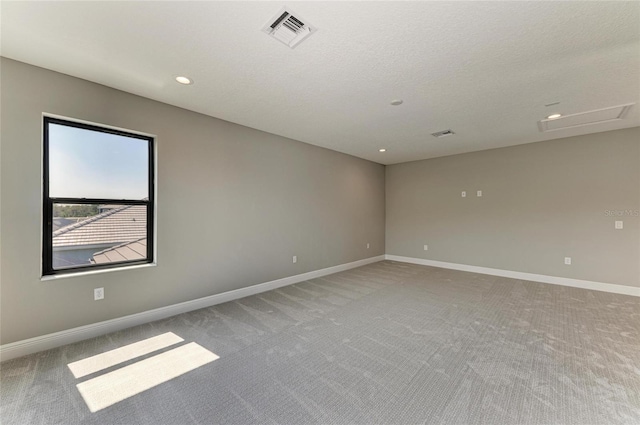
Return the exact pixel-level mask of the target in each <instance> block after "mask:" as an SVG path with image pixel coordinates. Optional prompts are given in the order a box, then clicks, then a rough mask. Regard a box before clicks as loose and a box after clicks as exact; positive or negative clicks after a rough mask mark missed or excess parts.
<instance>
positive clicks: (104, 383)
mask: <svg viewBox="0 0 640 425" xmlns="http://www.w3.org/2000/svg"><path fill="white" fill-rule="evenodd" d="M219 358H220V357H219V356H217V355H216V354H214V353H212V352H211V351H209V350H207V349H206V348H204V347H202V346H200V345H198V344H196V343H195V342H191V343H189V344H186V345H182V346H180V347H178V348H174V349H173V350H169V351H166V352H164V353H161V354H158V355H156V356H153V357H149V358H147V359H144V360H141V361H139V362H137V363H133V364H131V365H128V366H125V367H123V368H120V369H117V370H114V371H113V372H109V373H106V374H104V375H101V376H98V377H96V378H93V379H90V380H88V381H85V382H82V383H80V384H78V385H76V387H77V388H78V391H80V394H81V395H82V398H84V401H85V403H87V406H88V407H89V410H90V411H91V412H97V411H99V410H102V409H104V408H105V407H109V406H111V405H113V404H116V403H118V402H120V401H122V400H125V399H127V398H129V397H132V396H134V395H136V394H139V393H141V392H143V391H146V390H148V389H150V388H153V387H155V386H157V385H160V384H162V383H164V382H167V381H169V380H171V379H173V378H176V377H178V376H180V375H183V374H185V373H187V372H189V371H192V370H194V369H197V368H199V367H201V366H204V365H205V364H207V363H210V362H212V361H214V360H217V359H219Z"/></svg>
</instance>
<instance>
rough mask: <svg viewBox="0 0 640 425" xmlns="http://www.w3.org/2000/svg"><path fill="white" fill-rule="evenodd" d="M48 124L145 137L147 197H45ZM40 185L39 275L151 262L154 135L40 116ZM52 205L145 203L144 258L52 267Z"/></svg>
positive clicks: (47, 173) (46, 187) (142, 138)
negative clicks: (146, 148)
mask: <svg viewBox="0 0 640 425" xmlns="http://www.w3.org/2000/svg"><path fill="white" fill-rule="evenodd" d="M49 124H58V125H64V126H68V127H75V128H80V129H84V130H91V131H98V132H101V133H109V134H115V135H118V136H125V137H131V138H135V139H140V140H146V141H147V145H148V154H149V159H148V161H149V162H148V164H149V170H148V172H149V176H148V179H149V183H148V184H149V187H148V192H149V196H148V199H146V200H140V199H112V198H57V197H51V196H49ZM42 177H43V185H42V188H43V189H42V196H43V198H42V199H43V202H42V208H43V216H42V217H43V219H42V221H43V226H42V229H43V231H42V275H43V276H52V275H64V274H73V273H78V272H85V271H94V270H107V269H113V268H122V267H129V266H135V265H140V264H149V263H153V262H154V239H155V234H154V229H155V225H154V223H155V137H153V136H147V135H143V134H137V133H132V132H129V131H125V130H119V129H114V128H109V127H102V126H100V125H98V124H87V123H83V122H77V121H72V120H68V119H62V118H56V117H51V116H44V119H43V176H42ZM54 204H84V205H101V204H116V205H145V206H146V207H147V257H146V258H144V259H141V260H128V261H117V262H112V263H103V264H82V265H77V266H72V267H65V268H63V269H54V268H53V206H54Z"/></svg>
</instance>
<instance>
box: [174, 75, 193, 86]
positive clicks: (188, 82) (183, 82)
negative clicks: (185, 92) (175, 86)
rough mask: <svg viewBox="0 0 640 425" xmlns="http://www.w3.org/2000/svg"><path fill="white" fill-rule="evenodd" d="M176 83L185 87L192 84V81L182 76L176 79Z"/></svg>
mask: <svg viewBox="0 0 640 425" xmlns="http://www.w3.org/2000/svg"><path fill="white" fill-rule="evenodd" d="M176 81H177V82H179V83H180V84H185V85H189V84H193V81H191V79H189V78H187V77H183V76H179V77H176Z"/></svg>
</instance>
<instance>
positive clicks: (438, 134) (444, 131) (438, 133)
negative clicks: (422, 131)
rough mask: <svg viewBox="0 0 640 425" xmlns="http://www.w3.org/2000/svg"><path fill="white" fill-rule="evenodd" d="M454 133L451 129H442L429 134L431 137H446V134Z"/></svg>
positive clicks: (451, 134)
mask: <svg viewBox="0 0 640 425" xmlns="http://www.w3.org/2000/svg"><path fill="white" fill-rule="evenodd" d="M454 134H456V133H454V132H453V131H452V130H443V131H438V132H437V133H431V135H432V136H433V137H447V136H453V135H454Z"/></svg>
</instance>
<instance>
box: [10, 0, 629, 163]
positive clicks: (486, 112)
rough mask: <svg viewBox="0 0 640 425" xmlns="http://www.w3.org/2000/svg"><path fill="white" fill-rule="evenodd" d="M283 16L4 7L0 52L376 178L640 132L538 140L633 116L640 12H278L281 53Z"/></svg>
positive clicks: (597, 5) (514, 8)
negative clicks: (293, 24) (294, 22)
mask: <svg viewBox="0 0 640 425" xmlns="http://www.w3.org/2000/svg"><path fill="white" fill-rule="evenodd" d="M283 5H284V4H283V3H281V2H270V1H260V2H187V3H185V2H43V3H39V2H38V3H36V2H7V1H3V2H2V3H1V6H0V7H1V24H2V27H1V31H2V32H1V35H2V40H1V43H2V44H1V46H2V50H1V52H0V53H1V54H2V55H3V56H5V57H8V58H12V59H16V60H19V61H23V62H26V63H30V64H34V65H37V66H41V67H44V68H49V69H52V70H55V71H59V72H62V73H65V74H69V75H73V76H76V77H80V78H83V79H86V80H90V81H94V82H97V83H100V84H104V85H107V86H110V87H114V88H117V89H121V90H125V91H128V92H131V93H135V94H138V95H141V96H145V97H148V98H151V99H155V100H159V101H162V102H166V103H169V104H172V105H176V106H180V107H183V108H186V109H190V110H193V111H197V112H201V113H204V114H207V115H211V116H214V117H218V118H221V119H224V120H228V121H231V122H235V123H238V124H242V125H245V126H248V127H253V128H256V129H260V130H264V131H267V132H270V133H275V134H279V135H282V136H286V137H290V138H292V139H296V140H300V141H303V142H306V143H311V144H314V145H318V146H323V147H326V148H330V149H334V150H337V151H340V152H345V153H348V154H351V155H355V156H358V157H361V158H366V159H369V160H372V161H376V162H379V163H383V164H392V163H398V162H404V161H412V160H418V159H424V158H431V157H437V156H443V155H451V154H456V153H461V152H470V151H476V150H482V149H491V148H496V147H502V146H509V145H515V144H521V143H529V142H536V141H541V140H549V139H554V138H561V137H567V136H573V135H578V134H586V133H591V132H599V131H606V130H612V129H618V128H626V127H633V126H638V125H640V106H635V107H633V108H632V109H631V111H630V113H629V115H628V116H627V118H626V119H624V120H621V121H618V122H614V123H607V124H596V125H591V126H587V127H581V128H575V129H565V130H559V131H555V132H550V133H541V132H540V131H539V130H538V127H537V121H538V120H540V119H542V118H545V117H546V116H547V115H549V114H551V113H554V112H561V113H563V114H571V113H576V112H583V111H589V110H593V109H599V108H605V107H609V106H615V105H620V104H625V103H633V102H639V98H640V3H639V2H289V3H286V5H288V6H290V7H291V8H292V9H293V10H294V11H295V12H297V13H298V14H299V15H300V16H302V17H303V18H305V19H307V20H308V21H309V22H310V23H311V24H313V25H315V26H316V27H317V28H318V31H317V32H316V33H315V34H313V35H311V36H310V37H309V38H308V39H307V40H305V41H304V42H302V43H301V44H300V45H299V46H297V47H296V48H295V49H293V50H292V49H289V48H288V47H286V46H285V45H283V44H281V43H279V42H277V41H276V40H274V39H272V38H270V37H268V36H267V35H266V34H264V33H263V32H261V31H260V29H261V28H262V26H263V25H264V24H265V23H266V21H267V20H268V19H269V18H270V17H272V16H273V15H274V14H275V13H276V12H278V11H279V10H280V9H281V7H282V6H283ZM176 75H187V76H189V77H191V78H192V79H193V80H194V81H195V84H193V85H191V86H182V85H179V84H177V83H176V82H175V81H174V77H175V76H176ZM393 99H403V100H404V103H403V104H402V105H400V106H391V105H390V104H389V102H390V101H391V100H393ZM553 102H560V104H559V105H557V106H553V107H545V104H549V103H553ZM449 128H451V129H453V130H454V131H455V132H456V134H455V135H454V136H450V137H446V138H442V139H436V138H434V137H433V136H431V135H430V134H431V133H433V132H436V131H440V130H445V129H449ZM379 148H386V149H387V152H385V153H380V152H378V149H379Z"/></svg>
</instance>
